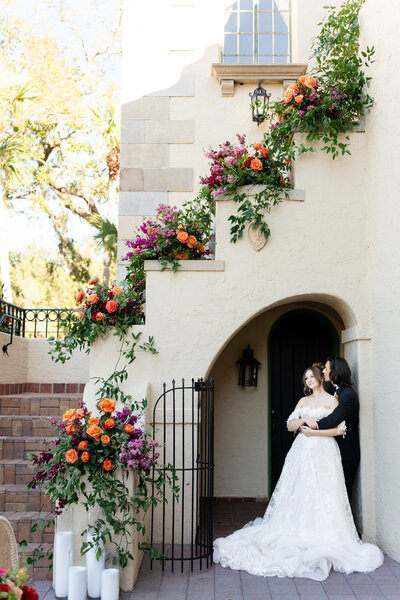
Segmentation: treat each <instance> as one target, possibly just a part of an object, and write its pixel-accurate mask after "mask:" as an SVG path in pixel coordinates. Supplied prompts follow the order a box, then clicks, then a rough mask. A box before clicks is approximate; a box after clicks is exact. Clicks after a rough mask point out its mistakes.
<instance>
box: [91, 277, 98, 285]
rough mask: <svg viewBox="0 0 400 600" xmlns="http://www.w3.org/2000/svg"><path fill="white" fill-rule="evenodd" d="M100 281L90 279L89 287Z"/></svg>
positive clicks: (94, 278)
mask: <svg viewBox="0 0 400 600" xmlns="http://www.w3.org/2000/svg"><path fill="white" fill-rule="evenodd" d="M98 281H99V278H98V277H92V279H89V285H95V284H96V283H97V282H98Z"/></svg>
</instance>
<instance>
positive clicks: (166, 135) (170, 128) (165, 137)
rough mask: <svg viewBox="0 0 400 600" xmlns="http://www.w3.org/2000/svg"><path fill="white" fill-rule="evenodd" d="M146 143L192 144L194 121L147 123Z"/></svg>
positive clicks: (145, 128)
mask: <svg viewBox="0 0 400 600" xmlns="http://www.w3.org/2000/svg"><path fill="white" fill-rule="evenodd" d="M144 141H145V142H146V143H147V144H192V143H193V141H194V121H168V120H159V121H145V127H144Z"/></svg>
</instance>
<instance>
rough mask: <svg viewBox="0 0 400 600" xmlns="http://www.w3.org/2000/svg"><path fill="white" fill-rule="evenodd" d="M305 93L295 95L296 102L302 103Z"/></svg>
mask: <svg viewBox="0 0 400 600" xmlns="http://www.w3.org/2000/svg"><path fill="white" fill-rule="evenodd" d="M303 98H304V96H303V94H299V95H298V96H295V97H294V101H295V102H296V104H300V103H301V102H303Z"/></svg>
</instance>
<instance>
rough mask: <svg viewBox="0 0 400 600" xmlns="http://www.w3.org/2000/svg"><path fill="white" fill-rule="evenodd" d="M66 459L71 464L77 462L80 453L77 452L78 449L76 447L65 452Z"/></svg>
mask: <svg viewBox="0 0 400 600" xmlns="http://www.w3.org/2000/svg"><path fill="white" fill-rule="evenodd" d="M65 460H66V461H67V463H69V464H70V465H73V464H75V463H76V461H77V460H78V453H77V451H76V450H74V449H71V450H67V451H66V453H65Z"/></svg>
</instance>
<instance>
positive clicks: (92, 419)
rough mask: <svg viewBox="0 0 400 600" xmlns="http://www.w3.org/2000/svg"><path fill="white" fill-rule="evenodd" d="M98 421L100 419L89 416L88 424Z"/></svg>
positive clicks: (96, 423) (94, 423) (97, 422)
mask: <svg viewBox="0 0 400 600" xmlns="http://www.w3.org/2000/svg"><path fill="white" fill-rule="evenodd" d="M99 423H100V419H98V418H97V417H90V419H89V425H98V424H99Z"/></svg>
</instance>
